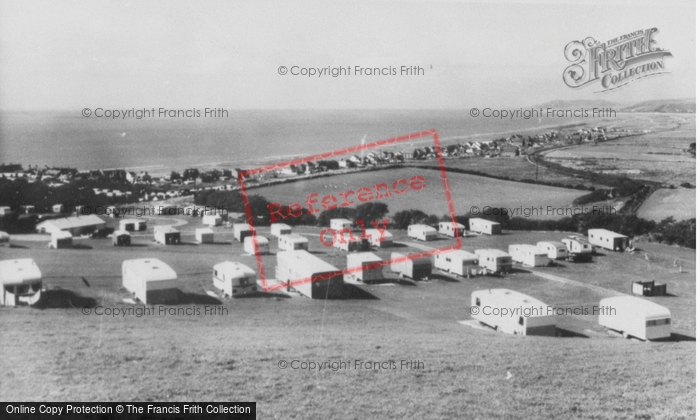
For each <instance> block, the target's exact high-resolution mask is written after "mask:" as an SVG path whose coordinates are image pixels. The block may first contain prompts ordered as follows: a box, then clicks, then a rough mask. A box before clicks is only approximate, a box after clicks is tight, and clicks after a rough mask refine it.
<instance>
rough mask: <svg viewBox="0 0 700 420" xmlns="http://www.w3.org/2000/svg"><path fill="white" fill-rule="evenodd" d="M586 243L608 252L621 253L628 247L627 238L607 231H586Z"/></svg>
mask: <svg viewBox="0 0 700 420" xmlns="http://www.w3.org/2000/svg"><path fill="white" fill-rule="evenodd" d="M588 242H590V244H591V245H595V246H599V247H601V248H604V249H609V250H610V251H618V252H622V251H624V250H625V249H626V248H627V247H628V246H629V238H628V237H627V236H625V235H620V234H619V233H616V232H612V231H610V230H607V229H588Z"/></svg>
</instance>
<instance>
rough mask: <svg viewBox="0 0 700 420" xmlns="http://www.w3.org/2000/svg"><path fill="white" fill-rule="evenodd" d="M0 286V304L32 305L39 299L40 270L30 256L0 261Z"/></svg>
mask: <svg viewBox="0 0 700 420" xmlns="http://www.w3.org/2000/svg"><path fill="white" fill-rule="evenodd" d="M0 287H2V289H1V290H0V305H3V306H25V305H26V306H31V305H34V304H36V303H37V302H39V300H40V299H41V289H42V283H41V271H40V270H39V267H38V266H37V265H36V263H35V262H34V260H33V259H31V258H22V259H17V260H5V261H0Z"/></svg>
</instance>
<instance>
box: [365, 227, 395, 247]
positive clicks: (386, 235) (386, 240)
mask: <svg viewBox="0 0 700 420" xmlns="http://www.w3.org/2000/svg"><path fill="white" fill-rule="evenodd" d="M365 236H366V237H367V239H369V245H370V246H372V247H375V248H389V247H391V246H393V245H394V235H392V234H391V232H389V231H388V230H384V231H380V230H379V229H367V230H365Z"/></svg>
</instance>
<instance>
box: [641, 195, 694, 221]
mask: <svg viewBox="0 0 700 420" xmlns="http://www.w3.org/2000/svg"><path fill="white" fill-rule="evenodd" d="M695 197H696V194H695V190H694V189H685V188H678V189H675V190H671V189H661V190H656V191H654V193H653V194H652V195H651V197H649V198H647V200H646V201H645V202H644V204H642V206H641V207H640V208H639V210H637V216H639V217H643V218H645V219H649V220H655V221H657V222H659V221H661V220H663V219H665V218H667V217H670V216H673V218H674V219H676V220H685V219H692V218H695V215H696V211H695Z"/></svg>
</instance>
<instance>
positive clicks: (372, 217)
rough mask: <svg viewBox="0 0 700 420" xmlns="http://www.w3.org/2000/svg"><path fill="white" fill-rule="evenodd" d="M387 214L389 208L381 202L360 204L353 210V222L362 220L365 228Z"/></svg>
mask: <svg viewBox="0 0 700 420" xmlns="http://www.w3.org/2000/svg"><path fill="white" fill-rule="evenodd" d="M387 213H389V206H387V205H386V203H382V202H369V203H364V204H360V205H359V206H357V207H356V208H355V220H354V221H358V220H362V221H363V222H364V223H365V226H369V225H370V223H372V222H374V221H376V220H381V219H383V218H384V216H386V215H387Z"/></svg>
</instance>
